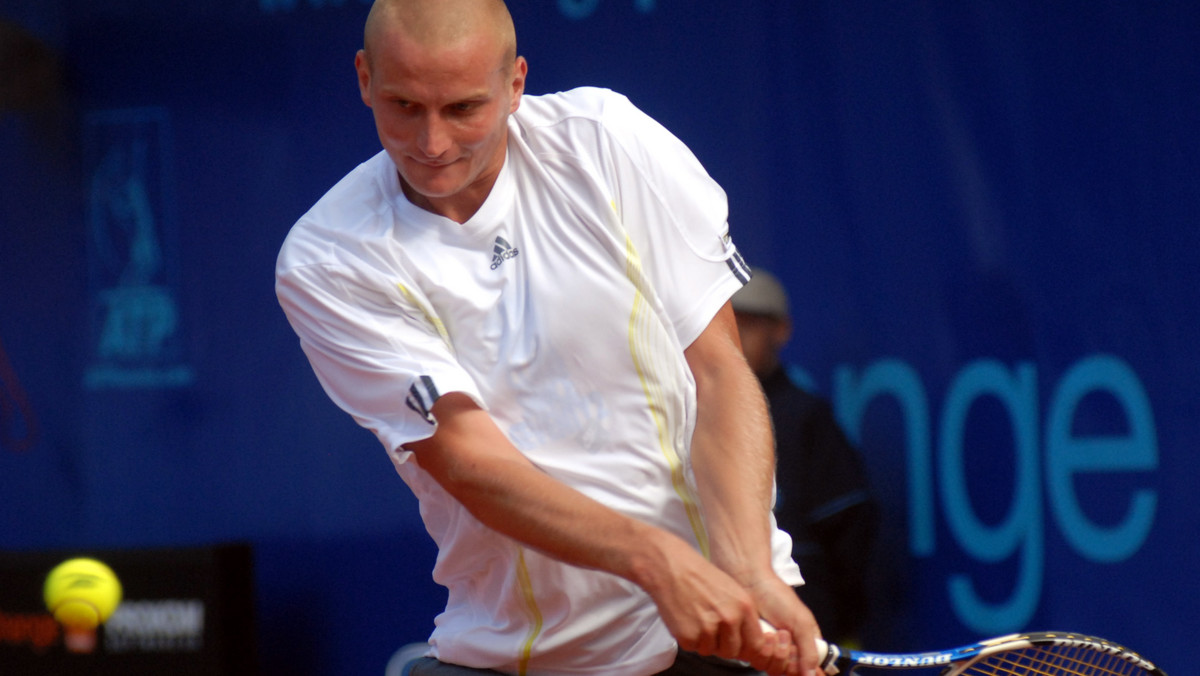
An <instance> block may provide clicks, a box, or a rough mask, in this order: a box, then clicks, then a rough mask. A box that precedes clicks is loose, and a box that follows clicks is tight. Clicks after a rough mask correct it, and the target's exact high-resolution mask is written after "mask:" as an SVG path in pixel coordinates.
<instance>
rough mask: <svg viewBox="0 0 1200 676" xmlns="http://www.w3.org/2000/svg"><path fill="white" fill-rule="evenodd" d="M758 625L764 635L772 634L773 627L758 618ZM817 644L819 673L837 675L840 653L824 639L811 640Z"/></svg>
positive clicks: (838, 649) (773, 631) (830, 675)
mask: <svg viewBox="0 0 1200 676" xmlns="http://www.w3.org/2000/svg"><path fill="white" fill-rule="evenodd" d="M758 624H759V626H760V627H762V630H763V633H764V634H774V633H775V631H776V629H775V625H773V624H771V623H770V622H767V621H766V620H764V619H763V618H761V617H760V618H758ZM813 640H814V641H815V642H816V644H817V662H818V663H819V664H820V665H821V671H824V672H825V673H826V674H828V675H829V676H833V674H836V673H838V667H837V658H838V657H840V656H841V654H842V651H841V649H840V648H838V647H837V646H836V645H833V644H831V643H826V642H825V640H824V639H822V638H820V637H818V638H815V639H813Z"/></svg>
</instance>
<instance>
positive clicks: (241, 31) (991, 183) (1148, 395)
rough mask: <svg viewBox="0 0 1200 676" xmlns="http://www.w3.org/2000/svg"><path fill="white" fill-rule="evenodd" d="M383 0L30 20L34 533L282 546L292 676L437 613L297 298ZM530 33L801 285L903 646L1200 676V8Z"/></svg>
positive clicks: (813, 345)
mask: <svg viewBox="0 0 1200 676" xmlns="http://www.w3.org/2000/svg"><path fill="white" fill-rule="evenodd" d="M366 11H367V3H366V2H365V0H209V1H207V2H193V3H168V2H157V1H154V0H91V1H88V2H84V1H83V0H4V3H3V5H0V21H4V22H5V24H4V25H5V29H4V32H3V33H0V35H2V36H4V37H3V40H4V42H0V47H6V51H3V52H0V53H3V54H5V55H6V60H3V61H2V62H0V63H3V68H4V69H5V71H6V72H3V73H0V78H3V79H2V80H0V82H3V83H4V84H5V85H6V86H5V87H3V88H0V92H3V97H4V98H3V99H2V100H0V104H2V106H3V107H2V108H0V168H2V171H3V176H2V177H3V180H2V181H0V291H2V292H0V392H2V394H0V445H2V448H0V496H2V499H3V501H4V503H5V509H4V510H3V511H2V512H0V548H4V549H13V550H26V549H45V548H53V549H58V548H65V549H70V548H83V547H157V546H173V545H192V544H203V543H213V542H223V541H229V540H243V541H249V542H251V543H252V544H253V545H254V546H255V551H256V556H257V561H256V564H257V584H258V592H257V602H258V608H259V618H258V623H259V630H260V636H261V640H262V643H261V653H262V662H263V666H264V671H265V672H266V673H288V674H304V673H312V674H334V673H352V672H354V673H380V672H382V670H383V668H384V664H385V663H386V661H387V658H388V656H389V655H390V654H391V653H392V651H394V650H395V649H396V648H398V647H400V646H401V645H403V644H405V643H408V642H410V641H414V640H421V639H423V638H424V637H425V636H426V635H427V633H428V631H429V630H430V628H431V626H432V624H431V622H432V615H433V613H434V612H435V611H436V609H437V608H438V607H439V605H440V602H441V594H440V592H439V590H437V589H436V588H435V587H434V586H433V584H432V582H431V580H430V578H429V568H430V565H431V562H432V557H433V552H432V548H431V545H430V543H429V541H428V537H427V536H426V535H425V534H424V531H423V529H422V527H421V525H420V521H419V518H418V516H417V513H416V506H415V502H414V501H413V499H412V497H411V496H410V495H409V494H408V493H407V490H406V489H405V487H404V485H403V483H402V482H401V481H400V480H399V478H398V477H396V476H395V474H394V472H393V470H392V469H391V465H390V463H389V462H388V460H387V458H386V456H385V455H384V454H383V452H382V450H381V449H380V448H379V446H378V444H377V442H376V441H375V440H374V438H373V437H371V436H370V435H369V434H367V433H366V432H364V431H362V430H360V429H358V428H357V427H356V426H355V425H354V424H353V423H352V421H350V420H349V418H348V417H346V416H345V415H343V414H342V413H340V412H339V411H338V410H337V409H336V408H335V407H334V406H333V405H332V404H331V403H330V402H329V401H328V400H327V399H326V398H325V396H324V394H323V393H322V392H321V391H320V389H319V387H318V385H317V382H316V379H315V378H314V377H313V375H312V373H311V371H310V370H309V368H308V366H307V363H306V362H305V360H304V357H303V355H302V354H301V352H300V349H299V347H298V345H297V342H296V340H295V338H294V336H293V334H292V333H291V331H290V329H289V328H288V326H287V324H286V322H285V320H284V318H283V316H282V313H281V312H280V311H279V309H278V306H277V305H276V303H275V299H274V293H273V287H272V285H273V278H272V272H273V265H274V258H275V254H276V252H277V250H278V247H279V244H280V243H281V241H282V239H283V237H284V234H285V233H286V231H287V229H288V228H289V227H290V225H291V224H292V223H293V222H294V221H295V220H296V218H298V217H299V216H300V215H301V214H302V213H303V212H304V211H305V210H306V209H307V208H308V206H310V205H311V204H312V203H313V202H314V201H315V200H316V199H317V198H318V197H320V195H321V194H322V193H323V192H324V191H325V190H326V189H327V188H328V187H329V186H331V185H332V184H333V183H334V182H335V181H336V180H337V179H338V178H340V177H341V176H342V175H343V174H345V173H346V172H347V171H348V170H350V169H351V168H352V167H353V166H355V165H356V164H357V163H358V162H360V161H362V160H364V159H366V158H367V157H369V156H370V155H372V154H373V153H374V152H375V151H376V150H377V148H378V141H377V139H376V137H375V132H374V128H373V124H372V122H371V118H370V114H369V111H368V110H367V109H366V108H365V107H363V106H362V104H361V102H360V101H359V98H358V92H357V86H356V82H355V78H354V72H353V67H352V63H353V55H354V51H355V50H356V49H357V48H358V47H359V45H360V43H361V26H362V22H363V19H364V18H365V15H366ZM512 11H513V14H514V18H515V20H516V22H517V26H518V35H519V42H520V45H519V46H520V51H521V53H523V54H524V55H526V56H527V57H528V59H529V61H530V77H529V83H528V90H529V91H530V93H541V92H548V91H555V90H560V89H565V88H570V87H573V86H577V85H583V84H590V85H601V86H607V87H610V88H613V89H616V90H619V91H621V92H623V93H625V94H627V95H628V96H629V97H630V98H631V99H632V100H633V101H634V103H636V104H638V105H639V106H641V107H642V108H643V109H645V110H646V111H647V112H649V113H650V114H652V115H653V116H655V117H657V118H658V119H659V120H660V121H661V122H663V123H664V124H665V125H666V126H667V127H668V128H670V129H672V130H673V131H675V132H676V134H677V135H678V136H680V137H681V138H682V139H683V140H684V141H685V142H687V143H688V144H689V145H690V146H691V147H692V149H693V150H694V151H695V152H696V154H697V156H698V157H699V158H700V159H701V161H702V162H703V163H704V164H705V166H706V167H707V168H708V169H709V171H710V173H712V174H713V176H714V177H715V178H716V179H717V180H718V181H719V182H721V184H722V185H723V186H724V187H725V189H726V190H727V192H728V193H729V198H730V204H731V223H732V227H733V232H734V237H735V241H736V242H737V243H738V245H739V247H740V248H741V250H742V252H743V254H744V255H745V257H746V259H747V260H748V261H749V262H750V263H752V264H756V265H761V266H764V267H767V268H770V269H772V270H773V271H775V272H776V273H777V274H778V275H779V276H780V277H781V278H782V279H783V280H784V282H785V284H786V285H787V287H788V289H789V291H790V292H791V294H792V303H793V310H794V312H795V314H796V320H797V330H796V332H795V337H794V339H793V341H792V343H791V344H790V345H789V347H788V349H787V357H788V359H789V360H790V361H791V362H792V363H793V364H795V367H796V369H795V370H796V375H797V377H799V378H802V379H805V380H807V382H808V383H809V384H810V385H811V386H812V387H813V388H815V389H816V390H818V391H820V392H821V393H822V394H824V395H825V396H827V397H828V398H829V399H830V400H831V401H832V402H833V404H834V408H835V411H836V412H837V414H838V416H839V418H840V419H841V420H842V422H843V424H844V425H845V426H846V428H847V430H848V431H849V432H850V434H851V436H852V437H853V438H855V439H856V440H858V441H859V443H860V444H861V446H862V449H863V451H864V453H865V454H866V456H867V461H868V464H869V469H870V472H871V477H872V480H873V483H874V485H875V488H876V490H877V491H878V493H879V495H880V498H881V500H882V501H883V503H884V507H885V536H884V542H883V545H882V551H881V556H880V557H879V559H880V560H879V565H878V566H877V568H878V573H877V575H876V580H875V585H876V587H877V589H876V591H875V594H876V598H877V604H878V606H877V612H876V614H875V615H876V616H875V617H873V618H872V622H871V634H870V636H869V639H870V641H871V644H870V647H872V648H878V649H928V648H933V647H940V646H943V645H948V644H952V643H958V642H962V641H965V640H970V639H973V638H976V637H979V636H983V635H990V634H996V633H1001V632H1006V631H1010V630H1017V629H1045V628H1052V629H1073V630H1078V631H1083V632H1086V633H1094V634H1100V635H1104V636H1108V637H1110V638H1113V639H1116V640H1118V641H1121V642H1124V643H1127V644H1129V645H1130V646H1131V647H1133V648H1135V649H1138V650H1141V651H1143V652H1146V653H1147V654H1148V655H1149V656H1151V657H1152V658H1155V659H1157V660H1158V661H1159V662H1160V663H1161V664H1162V666H1163V667H1164V668H1165V669H1166V670H1168V671H1172V670H1174V671H1180V670H1181V669H1182V665H1183V664H1184V663H1185V662H1184V660H1185V659H1186V657H1187V656H1188V653H1189V652H1190V646H1191V640H1190V639H1191V635H1190V632H1187V631H1185V630H1186V629H1187V628H1194V627H1197V626H1200V598H1198V597H1197V592H1196V584H1195V581H1194V579H1193V578H1194V572H1195V571H1196V570H1197V569H1198V568H1200V545H1198V544H1197V539H1196V538H1195V533H1196V532H1197V530H1198V529H1200V498H1198V497H1197V496H1196V492H1195V491H1194V489H1192V488H1190V486H1191V485H1192V484H1193V482H1194V480H1195V479H1194V477H1196V476H1197V475H1200V456H1197V454H1196V453H1195V452H1194V450H1195V449H1196V448H1197V447H1200V429H1198V428H1197V425H1196V418H1197V413H1200V386H1198V384H1197V383H1200V348H1197V347H1196V346H1197V344H1200V303H1198V301H1197V292H1196V289H1197V288H1200V273H1198V272H1197V269H1196V265H1195V260H1196V258H1197V254H1200V227H1198V226H1200V223H1198V219H1200V188H1198V186H1197V177H1198V176H1200V124H1198V123H1200V119H1198V118H1200V115H1198V114H1197V110H1200V47H1198V45H1200V40H1198V39H1197V37H1198V36H1200V8H1198V7H1197V6H1195V5H1194V4H1191V3H1187V2H1183V1H1182V0H1180V1H1176V2H1172V1H1169V0H1168V1H1164V2H1155V3H1131V2H1121V1H1119V0H1088V1H1087V2H1083V1H1080V2H1059V3H1044V2H1035V1H1033V0H1020V1H1017V2H1009V3H994V2H983V1H976V0H972V1H969V2H962V1H950V0H947V1H941V0H913V1H911V2H905V3H878V2H866V1H859V0H849V1H848V0H799V1H797V0H753V1H750V2H737V3H734V2H718V1H716V0H711V1H709V0H706V1H702V2H697V1H692V2H688V1H685V0H514V2H513V3H512ZM14 44H20V45H25V46H27V47H29V49H25V50H20V51H19V50H10V49H7V47H9V46H11V45H14ZM11 54H17V55H18V56H9V55H11ZM56 64H57V65H59V66H61V68H60V69H59V70H57V71H56V70H55V67H54V66H55V65H56ZM42 66H45V67H46V70H38V69H39V68H40V67H42ZM55 72H59V73H60V75H61V77H58V78H56V77H55V76H54V73H55Z"/></svg>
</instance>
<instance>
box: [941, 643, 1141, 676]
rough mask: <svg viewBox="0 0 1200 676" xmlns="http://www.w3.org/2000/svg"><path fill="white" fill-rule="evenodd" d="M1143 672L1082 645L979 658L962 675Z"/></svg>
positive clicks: (1133, 675)
mask: <svg viewBox="0 0 1200 676" xmlns="http://www.w3.org/2000/svg"><path fill="white" fill-rule="evenodd" d="M1147 673H1148V672H1147V671H1146V670H1145V669H1142V668H1141V667H1139V666H1137V665H1135V664H1133V663H1132V662H1129V661H1127V660H1125V659H1122V658H1121V657H1118V656H1117V655H1113V654H1111V653H1107V652H1104V651H1101V650H1097V649H1095V648H1089V647H1086V646H1033V647H1028V648H1020V649H1017V650H1006V651H1002V652H998V653H993V654H991V655H988V656H986V657H983V658H982V659H980V660H979V661H977V662H975V663H974V664H972V665H970V666H969V667H968V668H967V669H966V670H965V671H963V672H962V676H1145V675H1146V674H1147Z"/></svg>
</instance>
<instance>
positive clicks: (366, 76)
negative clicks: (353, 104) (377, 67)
mask: <svg viewBox="0 0 1200 676" xmlns="http://www.w3.org/2000/svg"><path fill="white" fill-rule="evenodd" d="M354 70H355V71H356V72H357V73H358V93H359V96H362V102H363V103H364V104H365V105H366V106H367V107H368V108H370V107H371V64H370V63H368V62H367V53H366V51H364V50H362V49H360V50H358V53H357V54H355V55H354Z"/></svg>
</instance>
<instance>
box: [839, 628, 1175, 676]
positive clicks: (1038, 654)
mask: <svg viewBox="0 0 1200 676" xmlns="http://www.w3.org/2000/svg"><path fill="white" fill-rule="evenodd" d="M817 647H818V648H819V649H820V650H821V654H822V661H821V668H822V669H824V670H825V673H826V674H830V676H832V675H833V674H843V675H846V676H848V675H852V674H859V673H861V672H860V670H867V673H871V671H870V670H875V669H925V670H928V671H929V672H930V673H937V674H939V676H1167V674H1166V672H1164V671H1163V670H1162V669H1159V668H1158V667H1156V666H1154V664H1153V663H1152V662H1150V661H1149V660H1147V659H1146V658H1144V657H1142V656H1141V655H1138V654H1137V653H1135V652H1133V651H1132V650H1130V649H1128V648H1126V647H1124V646H1120V645H1117V644H1116V643H1113V642H1111V641H1106V640H1104V639H1102V638H1094V637H1092V636H1084V635H1082V634H1072V633H1066V632H1038V633H1030V634H1011V635H1009V636H1001V637H998V638H993V639H988V640H986V641H981V642H979V643H972V644H970V645H964V646H960V647H958V648H953V649H950V650H939V651H935V652H927V653H896V654H887V653H871V652H860V651H857V650H843V649H841V648H839V647H838V646H836V645H834V644H831V643H825V642H824V641H821V640H820V639H818V640H817Z"/></svg>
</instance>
